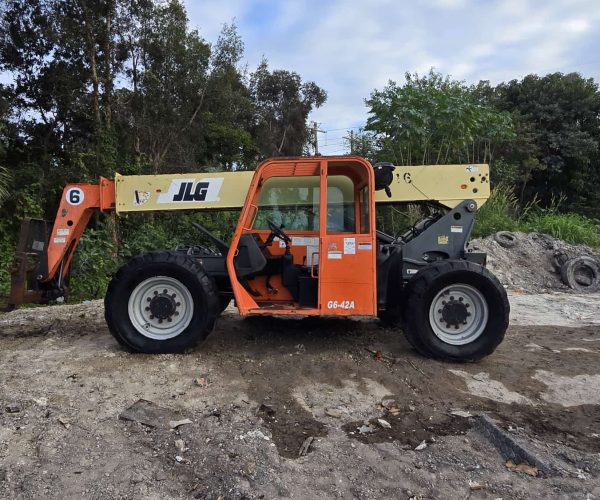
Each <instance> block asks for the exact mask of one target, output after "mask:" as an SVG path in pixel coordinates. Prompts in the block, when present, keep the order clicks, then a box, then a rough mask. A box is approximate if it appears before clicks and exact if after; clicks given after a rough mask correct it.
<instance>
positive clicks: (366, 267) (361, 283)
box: [318, 159, 377, 316]
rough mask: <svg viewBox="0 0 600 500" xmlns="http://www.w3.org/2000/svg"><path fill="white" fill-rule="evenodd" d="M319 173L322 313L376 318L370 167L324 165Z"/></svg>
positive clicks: (350, 162)
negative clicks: (320, 177) (320, 176)
mask: <svg viewBox="0 0 600 500" xmlns="http://www.w3.org/2000/svg"><path fill="white" fill-rule="evenodd" d="M321 174H322V179H321V186H322V189H321V224H320V227H321V230H320V247H319V256H318V260H319V264H318V269H319V307H320V312H321V314H323V315H330V314H331V315H337V316H340V315H341V316H352V315H361V316H363V315H367V316H375V315H376V314H377V287H376V269H375V252H376V245H375V224H374V200H373V197H372V193H373V172H372V167H371V166H370V165H369V164H368V163H367V162H366V161H358V160H356V159H349V160H348V161H347V162H340V161H339V160H337V161H336V162H335V163H326V164H325V166H324V168H323V169H322V172H321ZM323 187H325V189H323Z"/></svg>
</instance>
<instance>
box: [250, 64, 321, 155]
mask: <svg viewBox="0 0 600 500" xmlns="http://www.w3.org/2000/svg"><path fill="white" fill-rule="evenodd" d="M250 91H251V93H252V100H253V103H254V107H255V115H254V126H253V136H254V139H255V141H256V143H257V147H258V150H259V155H260V157H261V158H266V157H269V156H297V155H300V154H302V148H303V146H304V145H305V144H306V141H307V139H308V137H309V131H308V127H307V122H306V121H307V118H308V115H309V114H310V112H311V111H312V110H313V109H314V108H318V107H320V106H322V105H323V104H324V103H325V101H326V99H327V93H326V92H325V91H324V90H323V89H321V88H320V87H319V86H318V85H317V84H316V83H314V82H304V83H302V79H301V78H300V75H298V74H297V73H294V72H292V71H286V70H274V71H270V70H269V66H268V63H267V61H266V59H263V61H262V62H261V63H260V64H259V65H258V68H257V69H256V71H255V72H254V73H253V74H252V75H251V77H250Z"/></svg>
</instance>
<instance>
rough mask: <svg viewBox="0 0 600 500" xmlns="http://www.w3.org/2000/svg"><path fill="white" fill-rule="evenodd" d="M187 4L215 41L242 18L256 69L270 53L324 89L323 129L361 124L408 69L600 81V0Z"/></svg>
mask: <svg viewBox="0 0 600 500" xmlns="http://www.w3.org/2000/svg"><path fill="white" fill-rule="evenodd" d="M186 5H187V7H188V13H189V17H190V20H191V22H192V25H197V26H199V27H200V28H201V33H203V34H204V36H205V37H206V38H207V39H208V40H209V41H214V40H216V37H217V35H218V32H219V31H220V28H221V25H222V24H223V23H224V22H230V21H231V19H232V18H234V17H235V18H236V19H237V22H238V25H239V29H240V34H241V35H242V37H243V39H244V42H245V44H246V58H247V61H248V63H249V65H250V68H252V67H254V66H255V65H256V64H257V63H258V62H259V61H260V59H261V57H262V56H263V55H265V56H266V57H267V59H268V60H269V63H270V65H271V67H277V68H285V69H289V70H294V71H297V72H298V73H299V74H300V75H301V76H302V77H303V78H304V79H305V80H314V81H316V82H317V83H318V84H319V85H321V86H322V87H323V88H325V89H326V90H327V91H328V94H329V98H328V102H327V103H326V104H325V106H323V108H322V109H319V110H316V111H315V112H314V113H313V118H314V119H315V120H317V121H319V122H322V123H323V126H322V128H324V129H338V128H344V127H353V126H357V125H359V124H363V123H364V122H365V120H366V117H367V109H366V107H365V105H364V99H365V98H366V97H368V96H369V94H370V93H371V91H372V90H373V89H375V88H381V87H382V86H384V85H385V84H386V83H387V82H388V80H390V79H391V80H395V81H398V82H402V81H403V78H404V74H405V72H407V71H408V72H415V71H416V72H419V73H424V72H427V71H428V70H429V68H431V67H435V68H436V69H437V70H439V71H441V72H443V73H449V74H451V75H452V76H453V77H455V78H458V79H464V80H466V81H468V82H473V83H475V82H477V81H479V80H480V79H489V80H491V81H492V83H498V82H500V81H504V80H510V79H513V78H521V77H523V76H525V75H526V74H528V73H540V74H545V73H548V72H553V71H562V72H569V71H578V70H579V71H581V72H582V73H583V74H584V75H585V76H591V77H594V78H595V79H596V80H598V81H600V60H599V59H600V56H598V55H596V51H597V47H599V46H600V29H598V28H599V27H600V26H599V25H600V9H598V6H597V5H598V4H597V0H552V1H551V0H489V1H486V2H480V1H475V0H428V1H427V2H397V1H394V0H371V1H369V2H364V1H362V0H329V1H318V0H297V1H294V2H281V1H275V0H246V1H243V0H228V1H221V2H217V1H214V0H203V1H202V2H197V1H192V0H188V1H187V2H186ZM594 61H595V62H594ZM336 134H337V135H340V136H341V135H342V134H343V132H341V133H336ZM331 142H332V144H334V143H335V141H331ZM333 147H335V146H333ZM333 147H332V149H333Z"/></svg>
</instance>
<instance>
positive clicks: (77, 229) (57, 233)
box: [8, 157, 490, 308]
mask: <svg viewBox="0 0 600 500" xmlns="http://www.w3.org/2000/svg"><path fill="white" fill-rule="evenodd" d="M348 159H352V157H340V158H339V160H340V161H344V160H348ZM282 160H283V161H286V162H295V165H296V166H297V167H298V168H301V167H302V165H303V162H306V161H314V158H313V159H307V158H294V159H282ZM385 169H388V170H387V171H386V172H385V174H386V180H385V186H383V187H381V190H379V191H376V193H375V201H376V203H378V204H384V203H407V202H417V203H418V202H425V201H427V202H437V203H438V204H440V205H442V206H445V207H447V208H450V209H453V208H455V207H456V206H457V205H459V204H460V203H461V202H463V201H464V200H465V199H470V200H474V201H475V202H476V203H477V205H478V206H481V205H482V204H483V203H485V201H486V200H487V199H488V198H489V194H490V185H489V167H488V165H483V164H477V165H421V166H413V167H405V166H402V167H393V166H391V165H384V166H383V167H382V168H381V169H380V170H385ZM391 172H393V175H392V174H391ZM377 175H378V166H377V165H376V166H375V177H376V182H377ZM253 176H254V172H251V171H242V172H221V173H196V174H193V173H191V174H165V175H132V176H123V175H119V174H117V175H116V176H115V181H114V182H113V181H110V180H108V179H105V178H104V177H100V180H99V183H98V184H69V185H67V186H66V187H65V188H64V190H63V194H62V197H61V202H60V206H59V208H58V213H57V216H56V219H55V221H54V225H53V227H52V231H51V232H50V233H49V234H48V230H47V225H46V224H47V223H45V222H44V221H36V220H27V221H24V223H23V225H22V228H21V235H20V238H19V244H18V247H17V251H16V253H15V257H14V259H13V264H12V268H11V292H10V296H9V301H8V307H9V308H14V307H15V306H17V305H20V304H23V303H33V302H42V303H43V302H47V301H49V300H51V299H55V298H57V297H60V296H64V295H66V294H67V292H68V278H69V268H70V264H71V260H72V258H73V254H74V252H75V249H76V248H77V245H78V243H79V239H80V238H81V235H82V234H83V232H84V230H85V228H86V226H87V224H88V222H89V220H90V217H91V216H92V214H93V213H94V212H95V211H96V210H99V211H100V212H111V211H113V210H114V211H116V212H117V214H122V213H128V212H144V211H163V210H185V209H187V210H190V209H196V210H198V209H202V210H225V209H241V208H242V207H243V206H244V203H245V200H246V195H247V192H248V190H249V188H250V185H251V183H252V179H253ZM387 176H389V178H388V177H387ZM378 189H379V188H378ZM384 190H385V191H384Z"/></svg>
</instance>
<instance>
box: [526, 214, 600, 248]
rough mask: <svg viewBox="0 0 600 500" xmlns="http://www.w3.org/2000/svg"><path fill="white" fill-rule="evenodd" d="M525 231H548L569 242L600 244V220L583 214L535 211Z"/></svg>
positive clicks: (527, 222) (528, 219)
mask: <svg viewBox="0 0 600 500" xmlns="http://www.w3.org/2000/svg"><path fill="white" fill-rule="evenodd" d="M523 227H524V230H525V231H531V232H533V231H535V232H538V233H546V234H550V235H552V236H554V237H555V238H559V239H561V240H563V241H566V242H567V243H573V244H583V245H589V246H591V247H597V246H600V222H599V221H593V220H592V219H588V218H587V217H584V216H583V215H579V214H575V213H568V214H561V213H558V212H556V211H553V210H549V211H542V212H539V213H534V214H532V215H531V216H529V217H528V218H527V220H526V221H525V222H524V224H523Z"/></svg>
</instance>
